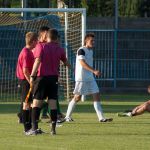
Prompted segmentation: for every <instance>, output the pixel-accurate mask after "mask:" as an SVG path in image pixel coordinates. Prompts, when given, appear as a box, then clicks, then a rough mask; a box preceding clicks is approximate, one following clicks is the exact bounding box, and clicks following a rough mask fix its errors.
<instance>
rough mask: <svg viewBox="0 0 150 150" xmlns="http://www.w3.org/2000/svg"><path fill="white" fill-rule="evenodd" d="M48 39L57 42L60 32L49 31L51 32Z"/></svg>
mask: <svg viewBox="0 0 150 150" xmlns="http://www.w3.org/2000/svg"><path fill="white" fill-rule="evenodd" d="M48 37H49V38H50V39H51V40H53V41H55V40H57V39H58V38H59V37H60V36H59V33H58V31H57V30H56V29H49V30H48Z"/></svg>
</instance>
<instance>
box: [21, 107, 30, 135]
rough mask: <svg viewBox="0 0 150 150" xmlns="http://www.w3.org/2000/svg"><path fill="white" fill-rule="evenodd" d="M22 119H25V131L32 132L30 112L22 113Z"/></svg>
mask: <svg viewBox="0 0 150 150" xmlns="http://www.w3.org/2000/svg"><path fill="white" fill-rule="evenodd" d="M22 119H23V125H24V131H25V132H26V131H28V130H30V128H31V122H30V112H29V110H23V111H22Z"/></svg>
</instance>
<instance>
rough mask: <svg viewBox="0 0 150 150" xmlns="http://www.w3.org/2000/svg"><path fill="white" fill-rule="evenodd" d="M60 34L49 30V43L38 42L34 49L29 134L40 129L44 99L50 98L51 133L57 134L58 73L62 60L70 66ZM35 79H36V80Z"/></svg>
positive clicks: (54, 30)
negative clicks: (60, 42)
mask: <svg viewBox="0 0 150 150" xmlns="http://www.w3.org/2000/svg"><path fill="white" fill-rule="evenodd" d="M58 38H59V34H58V31H57V30H56V29H50V30H49V31H48V41H49V42H48V43H40V44H37V46H36V48H35V51H34V58H35V62H34V65H33V70H32V73H31V78H30V85H31V86H32V85H33V86H34V89H33V98H34V99H33V106H32V130H30V131H29V134H28V135H36V134H38V133H39V132H38V131H39V129H38V117H39V114H40V108H41V106H42V103H43V100H44V99H46V98H48V104H49V106H50V108H51V119H52V128H51V134H52V135H54V134H56V131H55V128H56V121H57V105H56V101H57V98H58V95H57V94H58V75H59V65H60V61H62V62H63V63H64V65H66V66H68V67H70V65H69V63H68V61H67V58H66V54H65V51H64V49H63V48H61V47H60V45H59V44H58V42H57V41H58ZM34 80H35V81H34Z"/></svg>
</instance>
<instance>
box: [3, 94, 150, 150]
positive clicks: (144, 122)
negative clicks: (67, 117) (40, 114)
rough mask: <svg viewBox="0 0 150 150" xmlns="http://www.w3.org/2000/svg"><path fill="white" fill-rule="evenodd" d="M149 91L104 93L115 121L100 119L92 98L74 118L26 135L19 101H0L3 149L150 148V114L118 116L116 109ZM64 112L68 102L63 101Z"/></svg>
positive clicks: (106, 107) (144, 97)
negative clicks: (54, 128) (54, 129)
mask: <svg viewBox="0 0 150 150" xmlns="http://www.w3.org/2000/svg"><path fill="white" fill-rule="evenodd" d="M147 99H148V96H147V95H108V96H105V95H104V96H103V97H102V104H103V109H104V112H105V115H106V116H107V117H113V118H114V121H113V122H112V123H98V122H97V117H96V114H95V111H94V109H93V105H92V102H91V101H86V102H84V103H82V102H81V103H79V104H78V106H77V107H76V109H75V112H74V113H73V118H74V120H75V121H74V122H72V123H64V124H63V126H62V127H60V128H57V135H56V136H51V135H50V134H49V124H47V123H45V122H42V123H40V124H39V126H40V127H41V128H42V129H43V130H44V131H46V132H47V134H43V135H38V136H30V137H29V136H28V137H27V136H25V135H24V134H23V126H22V125H20V124H18V123H17V117H16V112H17V110H18V103H0V150H27V149H28V150H98V149H99V150H131V149H132V150H146V149H149V141H150V130H149V129H150V114H148V113H145V114H143V115H141V116H137V117H133V118H126V117H125V118H123V117H120V118H119V117H117V115H116V113H117V112H121V111H123V110H126V109H130V108H133V107H135V106H136V105H138V104H140V103H142V102H143V101H146V100H147ZM61 107H62V110H63V112H65V111H66V109H67V102H61Z"/></svg>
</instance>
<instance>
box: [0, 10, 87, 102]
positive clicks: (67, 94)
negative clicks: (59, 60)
mask: <svg viewBox="0 0 150 150" xmlns="http://www.w3.org/2000/svg"><path fill="white" fill-rule="evenodd" d="M85 14H86V13H85V9H73V8H71V9H68V8H67V9H65V8H63V9H40V8H37V9H35V8H33V9H30V8H25V9H22V8H20V9H15V8H10V9H8V8H5V9H3V8H1V9H0V101H17V100H18V99H20V97H19V87H18V84H17V83H18V80H17V78H16V63H17V59H18V55H19V53H20V51H21V50H22V48H23V47H24V46H25V40H24V39H25V34H26V33H27V32H29V31H34V32H38V30H39V28H40V27H41V26H48V27H50V28H56V29H57V30H58V31H59V34H60V43H61V46H62V47H64V49H65V50H66V55H67V57H68V60H69V61H70V63H71V65H72V68H73V69H72V70H68V69H67V68H66V67H64V66H63V65H60V79H59V99H69V98H71V96H72V91H73V88H74V65H75V55H76V51H77V49H78V48H79V47H80V46H82V44H83V39H84V35H85V21H86V20H85V19H86V18H85V17H86V16H85Z"/></svg>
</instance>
